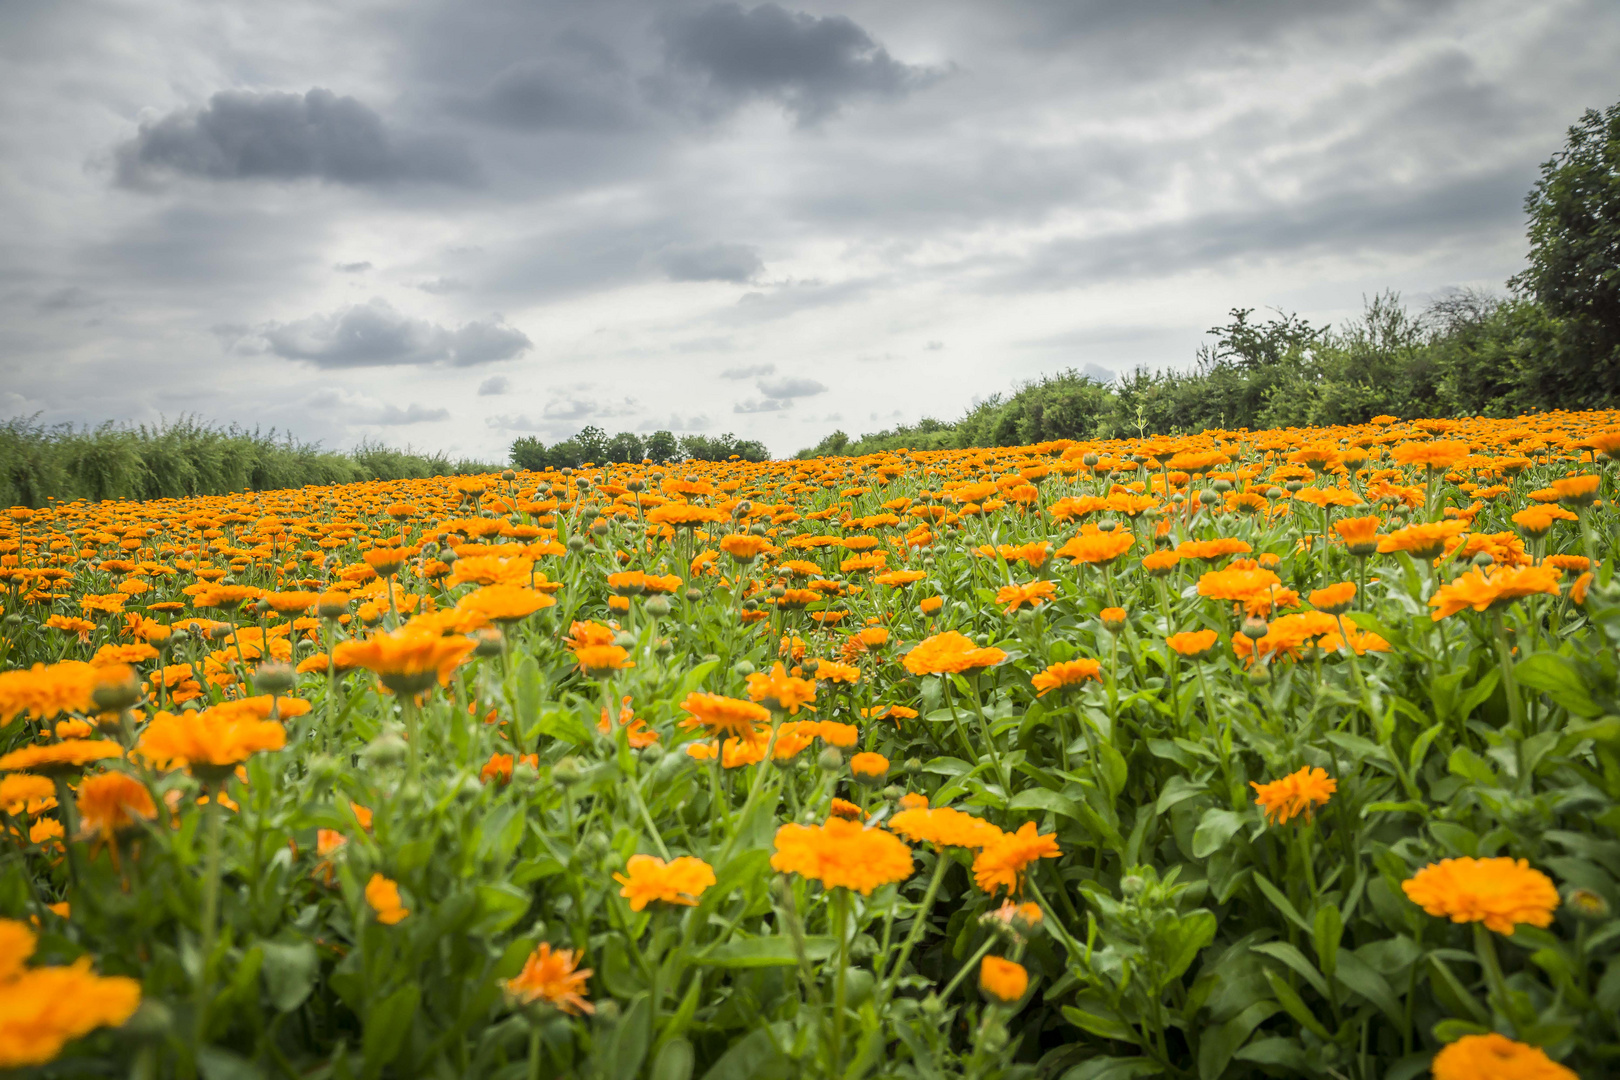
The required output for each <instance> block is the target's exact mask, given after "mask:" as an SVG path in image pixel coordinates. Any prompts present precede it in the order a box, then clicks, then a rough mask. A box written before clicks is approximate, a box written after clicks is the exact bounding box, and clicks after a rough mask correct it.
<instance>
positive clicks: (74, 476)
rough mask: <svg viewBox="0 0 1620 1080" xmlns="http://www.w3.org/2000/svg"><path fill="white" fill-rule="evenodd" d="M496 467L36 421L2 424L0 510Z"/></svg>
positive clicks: (175, 431)
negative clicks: (55, 502)
mask: <svg viewBox="0 0 1620 1080" xmlns="http://www.w3.org/2000/svg"><path fill="white" fill-rule="evenodd" d="M500 467H501V466H498V465H489V464H486V463H483V462H477V461H468V460H462V461H451V460H450V459H449V458H448V457H446V456H445V455H443V454H421V453H416V452H413V451H411V450H410V449H408V448H407V449H405V450H396V449H394V448H392V447H387V446H383V445H381V444H378V443H371V442H363V443H361V444H360V445H359V446H358V447H356V448H355V449H354V450H352V451H349V452H346V453H344V452H338V451H333V450H323V449H322V448H321V447H320V445H319V444H318V443H307V442H301V441H299V440H298V439H296V438H294V437H293V436H292V435H290V434H286V433H282V432H277V431H275V430H274V429H272V430H270V431H268V432H266V431H262V430H260V429H258V428H254V429H253V430H251V431H250V430H248V429H246V428H241V427H237V426H235V425H231V426H230V427H220V426H217V425H213V424H207V423H204V422H202V421H199V420H196V419H194V418H190V417H182V418H181V419H179V420H175V421H172V422H166V423H160V424H154V425H147V424H140V425H128V424H116V423H112V422H108V423H105V424H102V425H100V426H99V427H88V426H86V427H82V428H76V427H74V426H73V425H72V424H54V425H47V424H43V423H41V422H40V421H39V418H38V417H37V416H32V417H15V418H13V419H11V420H7V421H5V422H3V423H0V506H33V507H38V506H43V505H44V504H45V503H46V502H48V501H50V500H51V499H57V500H71V499H92V500H97V501H99V500H103V499H166V498H184V497H186V496H192V495H220V494H224V493H225V492H228V491H269V490H274V489H276V488H294V487H303V486H305V485H307V484H347V483H353V482H354V481H358V480H400V479H407V478H422V477H429V476H447V475H448V476H453V475H460V474H464V473H474V472H488V471H492V470H495V469H499V468H500Z"/></svg>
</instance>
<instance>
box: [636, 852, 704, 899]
mask: <svg viewBox="0 0 1620 1080" xmlns="http://www.w3.org/2000/svg"><path fill="white" fill-rule="evenodd" d="M625 869H626V870H627V871H628V876H626V875H625V874H614V875H613V880H614V881H617V882H618V883H619V884H620V885H623V886H624V888H622V889H620V890H619V895H620V896H622V897H624V898H625V899H626V900H629V901H630V910H632V911H640V910H642V909H643V908H645V907H646V906H647V905H648V904H650V903H652V902H653V901H655V900H661V901H663V902H664V903H666V904H682V905H685V906H686V907H695V906H696V905H697V902H698V897H700V896H702V895H703V890H705V889H707V888H708V887H709V886H710V885H713V884H714V883H715V878H714V868H713V867H712V866H710V865H709V864H708V863H706V862H704V861H703V860H702V859H698V858H694V857H693V856H691V855H682V856H681V857H680V858H678V859H672V860H671V861H670V862H668V863H665V862H664V860H663V859H660V858H658V857H656V856H653V855H632V856H630V861H629V862H628V863H627V864H626V866H625Z"/></svg>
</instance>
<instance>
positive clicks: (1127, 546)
mask: <svg viewBox="0 0 1620 1080" xmlns="http://www.w3.org/2000/svg"><path fill="white" fill-rule="evenodd" d="M1090 527H1091V526H1087V528H1090ZM1135 543H1136V538H1135V537H1133V536H1132V535H1131V534H1130V533H1128V532H1126V531H1124V530H1123V529H1116V530H1115V531H1113V532H1083V533H1081V534H1080V535H1079V536H1076V537H1073V538H1072V539H1070V540H1069V541H1068V542H1067V543H1066V544H1064V545H1063V546H1062V547H1060V548H1058V549H1057V551H1056V552H1054V554H1056V555H1058V556H1059V557H1060V558H1064V559H1068V560H1069V561H1070V562H1072V563H1088V564H1090V565H1092V566H1107V565H1108V564H1109V563H1111V562H1113V561H1114V560H1115V559H1117V558H1119V557H1120V556H1121V555H1123V554H1125V553H1126V552H1127V551H1129V550H1131V546H1132V545H1133V544H1135Z"/></svg>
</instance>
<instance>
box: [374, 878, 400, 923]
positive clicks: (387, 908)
mask: <svg viewBox="0 0 1620 1080" xmlns="http://www.w3.org/2000/svg"><path fill="white" fill-rule="evenodd" d="M366 903H368V904H370V905H371V909H372V910H373V911H375V912H376V913H377V921H378V922H380V923H382V924H383V925H384V926H393V925H394V924H395V923H397V922H399V921H400V920H401V919H403V918H405V916H407V915H409V914H410V913H411V909H410V908H408V907H406V906H405V905H404V904H403V903H402V902H401V900H400V898H399V886H398V885H396V884H395V883H394V882H393V881H391V880H389V879H388V878H385V877H383V876H382V875H381V874H372V875H371V880H370V881H368V882H366Z"/></svg>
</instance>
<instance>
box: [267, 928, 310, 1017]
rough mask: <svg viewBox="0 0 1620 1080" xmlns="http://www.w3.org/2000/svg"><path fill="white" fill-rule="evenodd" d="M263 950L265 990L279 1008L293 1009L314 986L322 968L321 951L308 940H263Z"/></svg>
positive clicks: (276, 1007) (284, 1009) (272, 1002)
mask: <svg viewBox="0 0 1620 1080" xmlns="http://www.w3.org/2000/svg"><path fill="white" fill-rule="evenodd" d="M259 948H260V949H263V950H264V967H263V968H262V969H261V974H262V975H263V976H264V991H265V995H266V996H267V997H269V999H270V1004H271V1005H272V1006H274V1008H275V1010H276V1011H277V1012H284V1013H285V1012H292V1011H293V1010H294V1009H296V1008H298V1006H300V1005H302V1004H303V1003H304V999H305V998H307V997H309V994H310V991H311V990H313V989H315V977H316V976H317V975H318V974H319V973H320V970H321V958H320V954H319V953H318V952H316V951H315V946H314V945H311V944H310V943H309V942H307V941H300V942H298V943H297V944H294V945H288V944H285V943H283V942H279V941H261V942H259Z"/></svg>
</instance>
